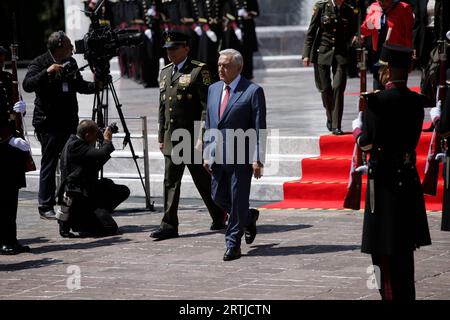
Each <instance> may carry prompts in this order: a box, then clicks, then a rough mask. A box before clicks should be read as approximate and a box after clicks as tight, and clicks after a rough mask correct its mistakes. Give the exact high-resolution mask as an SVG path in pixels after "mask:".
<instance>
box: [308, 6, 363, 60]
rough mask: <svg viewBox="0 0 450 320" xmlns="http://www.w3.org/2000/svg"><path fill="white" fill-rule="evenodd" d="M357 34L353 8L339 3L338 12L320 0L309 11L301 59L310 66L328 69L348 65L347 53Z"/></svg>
mask: <svg viewBox="0 0 450 320" xmlns="http://www.w3.org/2000/svg"><path fill="white" fill-rule="evenodd" d="M356 30H357V16H356V14H355V12H354V11H353V8H352V7H351V6H350V5H348V4H346V3H345V2H343V3H342V5H341V7H340V9H339V11H337V10H336V9H335V7H334V4H333V1H332V0H320V1H318V2H316V4H315V5H314V8H313V14H312V17H311V22H310V25H309V28H308V31H307V33H306V37H305V45H304V49H303V57H304V58H306V57H308V58H310V60H311V62H312V63H318V64H323V65H331V64H332V63H333V58H336V61H337V63H338V64H347V63H349V50H350V46H351V42H352V39H353V36H354V35H355V34H356Z"/></svg>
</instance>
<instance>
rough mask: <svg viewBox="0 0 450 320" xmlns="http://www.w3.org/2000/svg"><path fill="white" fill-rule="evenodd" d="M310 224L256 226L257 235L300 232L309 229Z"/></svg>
mask: <svg viewBox="0 0 450 320" xmlns="http://www.w3.org/2000/svg"><path fill="white" fill-rule="evenodd" d="M311 227H312V225H310V224H295V225H294V224H290V225H279V224H261V225H259V224H258V223H257V224H256V228H257V230H258V233H278V232H288V231H294V230H301V229H307V228H311Z"/></svg>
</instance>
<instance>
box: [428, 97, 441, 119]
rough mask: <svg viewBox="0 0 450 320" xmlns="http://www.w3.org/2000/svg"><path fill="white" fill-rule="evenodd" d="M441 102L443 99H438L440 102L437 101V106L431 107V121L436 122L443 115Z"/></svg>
mask: <svg viewBox="0 0 450 320" xmlns="http://www.w3.org/2000/svg"><path fill="white" fill-rule="evenodd" d="M441 104H442V102H441V100H438V102H437V103H436V107H434V108H431V109H430V117H431V121H433V122H434V120H435V119H436V118H437V117H440V116H441Z"/></svg>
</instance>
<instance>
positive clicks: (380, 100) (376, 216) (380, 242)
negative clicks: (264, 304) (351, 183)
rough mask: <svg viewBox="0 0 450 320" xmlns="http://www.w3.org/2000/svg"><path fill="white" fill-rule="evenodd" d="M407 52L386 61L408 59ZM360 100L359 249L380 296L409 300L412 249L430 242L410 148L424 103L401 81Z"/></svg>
mask: <svg viewBox="0 0 450 320" xmlns="http://www.w3.org/2000/svg"><path fill="white" fill-rule="evenodd" d="M411 51H412V50H411ZM411 51H409V52H407V53H401V54H398V57H400V59H399V60H395V57H389V56H388V57H387V61H390V62H388V63H391V65H394V62H395V63H397V62H399V63H400V65H401V64H402V63H404V62H402V61H406V62H408V59H409V62H410V61H411ZM390 52H391V53H389V54H390V55H391V56H393V55H395V52H397V51H390ZM392 52H394V53H392ZM408 54H409V55H408ZM382 56H383V53H382ZM384 59H385V58H383V61H386V60H384ZM402 67H403V66H402ZM406 68H408V65H406V66H405V70H406ZM366 99H367V107H366V110H365V112H364V120H363V126H362V133H360V134H359V135H358V133H357V132H354V134H355V135H357V136H358V138H357V142H358V145H359V146H360V148H361V149H362V150H363V151H366V152H368V153H369V154H370V159H369V162H368V182H367V192H366V202H365V203H366V204H365V211H364V223H363V236H362V244H361V251H362V252H364V253H369V254H371V255H372V261H373V264H374V265H375V266H378V267H379V268H380V269H379V270H380V271H381V281H380V282H378V285H379V287H380V293H381V296H382V298H383V299H386V300H392V299H396V300H397V299H407V300H413V299H415V287H414V250H415V249H416V248H419V247H422V246H426V245H430V244H431V239H430V232H429V229H428V222H427V216H426V211H425V200H424V196H423V190H422V186H421V182H420V179H419V175H418V173H417V168H416V152H415V149H416V146H417V143H418V141H419V139H420V135H421V131H422V123H423V118H424V110H423V108H424V107H428V106H429V105H428V102H427V99H426V98H425V96H423V95H419V94H417V93H415V92H413V91H411V90H409V89H408V87H407V86H406V81H396V82H388V83H387V84H386V90H384V91H379V92H375V93H371V94H368V95H366ZM357 130H358V129H357Z"/></svg>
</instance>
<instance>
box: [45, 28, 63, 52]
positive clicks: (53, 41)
mask: <svg viewBox="0 0 450 320" xmlns="http://www.w3.org/2000/svg"><path fill="white" fill-rule="evenodd" d="M66 37H67V36H66V34H65V32H64V31H55V32H53V33H52V34H51V35H50V36H49V37H48V40H47V48H48V50H50V51H52V52H53V51H55V49H56V48H61V47H62V45H63V40H64V38H66Z"/></svg>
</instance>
